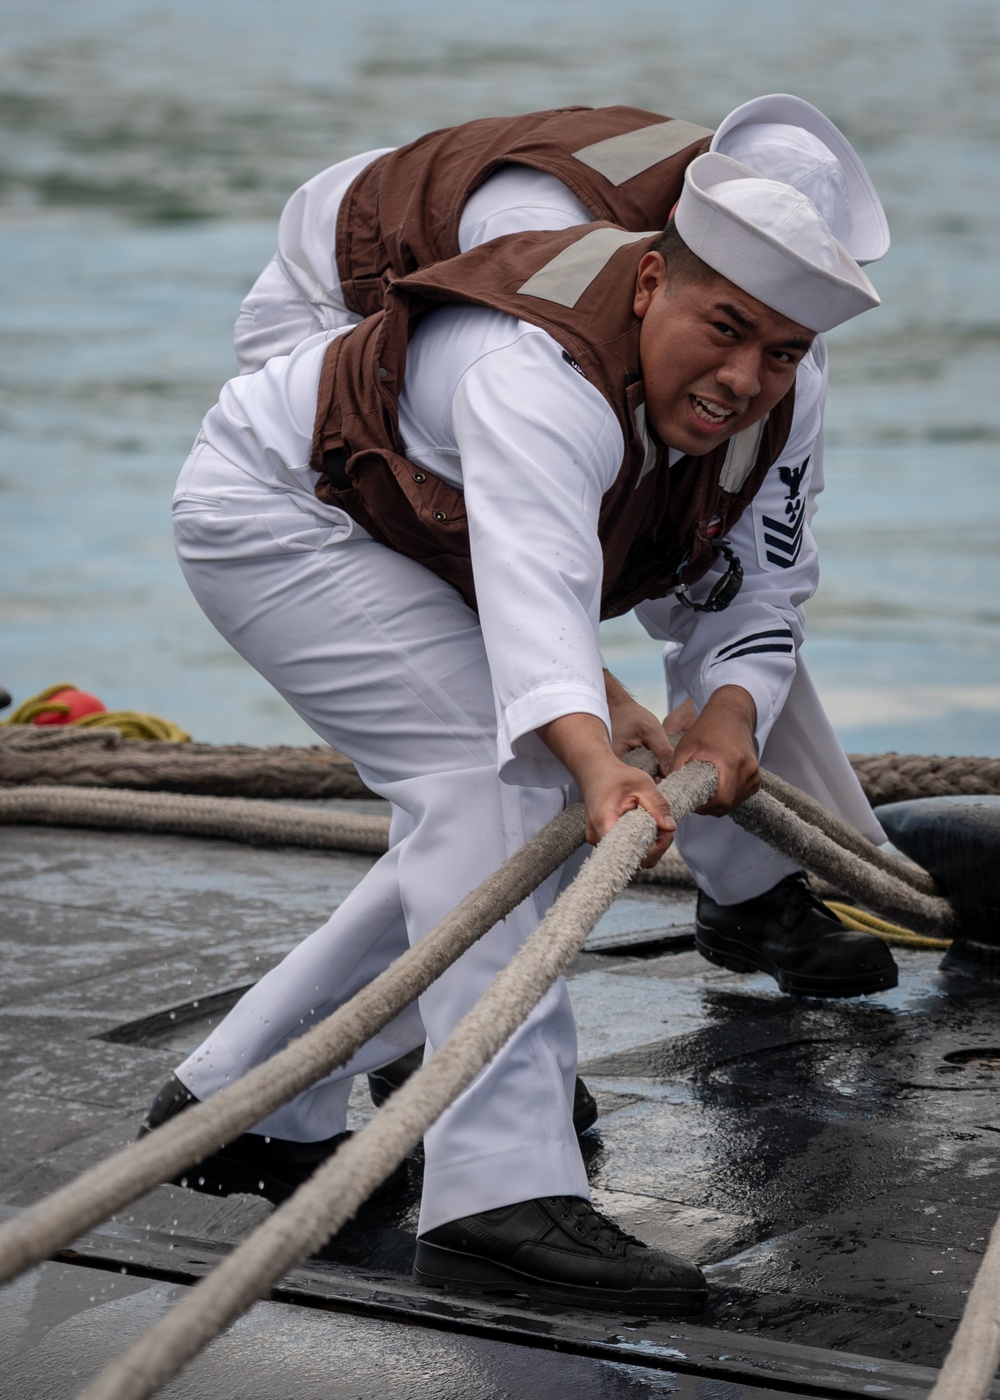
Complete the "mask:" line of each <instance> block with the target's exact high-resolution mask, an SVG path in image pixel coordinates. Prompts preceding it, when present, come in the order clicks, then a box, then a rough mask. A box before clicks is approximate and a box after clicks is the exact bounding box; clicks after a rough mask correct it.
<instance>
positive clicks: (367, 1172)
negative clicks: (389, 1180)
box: [80, 763, 717, 1400]
mask: <svg viewBox="0 0 1000 1400" xmlns="http://www.w3.org/2000/svg"><path fill="white" fill-rule="evenodd" d="M716 781H717V774H716V771H715V769H714V768H713V767H712V766H711V765H710V764H707V763H690V764H688V765H687V766H686V767H685V768H682V769H681V770H680V771H679V772H678V773H674V774H673V775H672V776H671V777H669V778H666V779H665V780H664V781H663V783H662V784H661V785H660V790H661V792H663V794H664V796H665V797H666V798H667V800H668V802H669V803H670V805H671V809H672V811H673V813H674V816H675V818H676V819H678V820H680V819H682V818H683V817H685V816H686V815H687V813H688V812H690V811H691V810H692V809H693V808H694V807H697V806H700V805H701V804H702V803H703V802H706V801H707V800H708V799H709V798H710V797H711V795H712V793H713V792H714V791H715V784H716ZM655 830H656V827H655V823H654V822H653V819H652V818H651V817H650V816H649V815H648V814H647V813H646V812H644V811H642V810H641V809H639V810H637V811H634V812H629V813H626V815H625V816H623V817H621V818H620V819H619V820H618V821H617V822H616V823H615V826H614V828H613V829H612V831H611V832H610V833H609V834H608V835H607V836H606V837H605V838H604V840H603V841H601V843H600V845H599V846H598V847H597V848H596V849H595V851H594V852H593V854H592V855H591V856H590V857H589V858H588V860H587V862H586V863H585V865H584V866H583V868H582V869H581V871H580V873H579V875H578V876H577V878H576V879H575V880H574V882H573V884H572V885H571V886H570V887H569V889H567V890H566V891H564V893H563V894H562V895H561V896H560V897H559V899H558V900H557V901H556V903H555V904H554V905H553V906H552V908H551V909H550V911H549V913H548V914H547V915H546V917H545V918H544V919H543V920H542V922H541V923H540V924H539V926H538V928H537V929H536V931H535V932H534V933H533V934H532V935H531V937H530V938H529V939H528V940H527V941H526V942H525V944H524V946H523V947H522V949H521V950H520V952H519V953H517V955H516V956H515V957H514V958H513V959H512V960H511V962H510V963H509V964H508V966H507V967H506V968H505V969H504V970H503V971H502V972H501V973H500V974H499V975H498V976H497V977H496V979H495V980H494V982H493V983H492V984H491V986H490V988H489V990H488V991H487V992H486V993H485V995H484V996H483V997H482V998H481V999H480V1001H479V1002H478V1003H477V1004H476V1006H475V1007H474V1008H473V1010H472V1011H470V1012H469V1013H468V1015H467V1016H465V1017H464V1018H463V1020H462V1021H460V1022H459V1024H458V1026H457V1027H456V1029H455V1030H454V1031H453V1033H452V1034H451V1036H450V1037H449V1038H448V1040H447V1041H446V1042H445V1043H444V1045H442V1046H441V1047H440V1049H438V1050H437V1051H436V1053H435V1054H434V1056H433V1058H432V1059H431V1060H430V1062H429V1063H428V1064H427V1065H426V1066H424V1068H423V1069H421V1070H419V1071H418V1072H417V1073H416V1074H415V1075H413V1076H412V1078H411V1079H409V1080H408V1081H407V1082H406V1084H404V1085H403V1087H402V1088H401V1089H399V1090H398V1091H397V1092H396V1093H395V1094H393V1096H392V1098H391V1099H390V1100H389V1102H388V1103H387V1104H386V1106H385V1107H384V1108H383V1109H382V1110H381V1111H380V1112H379V1113H378V1114H377V1115H376V1117H375V1118H374V1119H373V1120H372V1121H371V1122H370V1123H369V1124H368V1125H367V1126H366V1127H365V1128H363V1129H362V1131H361V1132H360V1133H358V1134H357V1135H356V1136H355V1137H354V1138H353V1139H352V1140H350V1141H349V1142H347V1143H346V1144H345V1145H344V1146H343V1147H342V1148H341V1149H340V1150H339V1151H338V1152H337V1154H336V1155H335V1156H334V1157H333V1158H331V1159H330V1160H329V1161H328V1162H326V1163H325V1164H324V1165H323V1166H322V1167H321V1168H320V1169H319V1170H318V1171H317V1172H316V1173H315V1175H314V1176H313V1177H312V1178H311V1179H310V1180H309V1181H308V1182H307V1183H306V1184H305V1185H304V1186H302V1187H300V1188H299V1190H298V1191H297V1192H296V1193H295V1195H294V1196H293V1197H292V1198H291V1199H290V1200H289V1201H287V1202H286V1203H285V1204H284V1205H283V1206H281V1207H280V1208H279V1209H278V1210H276V1211H275V1213H274V1214H273V1215H272V1216H271V1217H270V1219H268V1220H267V1221H266V1222H265V1223H264V1224H263V1225H262V1226H260V1228H259V1229H258V1230H256V1231H255V1232H254V1234H253V1235H251V1236H250V1238H249V1239H248V1240H246V1241H245V1242H244V1243H243V1244H241V1245H240V1246H239V1247H238V1248H237V1249H236V1250H234V1252H233V1253H232V1254H231V1255H230V1256H229V1258H228V1259H226V1260H225V1261H224V1262H223V1263H222V1264H220V1265H219V1266H218V1267H217V1268H216V1269H214V1270H213V1272H212V1273H211V1274H210V1275H209V1276H208V1277H207V1278H205V1279H203V1280H202V1281H201V1282H200V1283H199V1284H197V1285H196V1286H195V1287H194V1288H192V1289H191V1291H190V1293H188V1294H186V1295H185V1296H184V1298H182V1300H181V1301H180V1302H179V1303H178V1304H176V1305H175V1306H174V1308H173V1309H171V1311H170V1312H169V1313H168V1314H167V1315H166V1317H164V1318H162V1319H161V1320H160V1321H159V1322H157V1323H156V1324H155V1325H154V1326H153V1327H151V1328H150V1330H149V1331H148V1332H147V1333H146V1334H145V1336H143V1337H142V1338H140V1340H139V1341H138V1342H137V1343H135V1345H134V1346H132V1347H131V1348H130V1349H129V1350H128V1351H127V1352H125V1353H124V1354H123V1355H122V1356H120V1357H119V1358H118V1359H117V1360H115V1361H113V1362H112V1363H111V1364H110V1365H109V1366H108V1367H106V1368H105V1370H104V1371H103V1372H102V1373H101V1374H100V1375H99V1376H98V1377H97V1379H96V1380H95V1381H94V1382H93V1383H92V1384H91V1385H89V1386H88V1387H87V1388H86V1390H84V1391H83V1392H82V1394H81V1396H80V1400H145V1397H146V1396H149V1395H151V1394H152V1393H153V1391H154V1390H156V1389H157V1388H158V1387H159V1386H161V1385H164V1384H165V1383H166V1382H167V1381H168V1380H170V1379H171V1378H172V1377H173V1376H175V1375H177V1373H178V1372H179V1371H180V1370H181V1368H182V1367H183V1366H184V1365H185V1363H186V1362H187V1361H189V1360H190V1359H191V1358H192V1357H193V1356H196V1355H197V1353H198V1352H199V1351H201V1350H202V1348H203V1347H205V1346H207V1345H208V1343H209V1342H211V1341H212V1340H213V1339H214V1338H215V1337H217V1336H218V1335H219V1333H220V1332H221V1331H222V1330H223V1329H224V1328H225V1327H227V1326H229V1324H230V1323H231V1322H233V1321H235V1319H236V1318H237V1317H239V1316H240V1315H241V1314H242V1313H244V1312H245V1311H246V1310H247V1308H249V1307H250V1305H251V1304H252V1303H253V1302H255V1301H256V1299H258V1298H261V1297H263V1296H264V1295H265V1294H266V1293H267V1292H268V1290H269V1289H270V1288H271V1286H272V1285H273V1284H274V1283H275V1282H276V1281H277V1280H278V1279H279V1278H280V1277H281V1275H282V1274H283V1273H285V1272H286V1271H287V1270H288V1269H289V1268H291V1267H292V1266H293V1265H294V1264H296V1263H298V1262H299V1261H300V1260H301V1259H304V1258H305V1257H306V1256H307V1255H308V1254H309V1253H310V1252H311V1251H313V1250H315V1249H317V1248H318V1247H319V1246H320V1245H321V1244H322V1243H323V1242H324V1241H325V1240H326V1239H328V1238H329V1236H330V1235H331V1234H333V1233H335V1232H336V1231H337V1230H338V1229H339V1228H340V1227H341V1225H343V1224H344V1222H345V1221H347V1220H349V1219H350V1218H351V1217H352V1216H353V1215H354V1214H355V1212H356V1211H357V1209H358V1207H359V1206H360V1205H361V1203H362V1202H363V1201H365V1200H366V1199H367V1198H368V1196H369V1195H371V1193H372V1191H373V1190H374V1189H375V1187H376V1186H378V1185H379V1184H380V1183H381V1182H382V1181H384V1180H385V1179H386V1177H387V1176H388V1175H389V1173H390V1172H391V1171H392V1170H393V1169H394V1168H395V1167H396V1166H397V1165H398V1164H399V1163H400V1162H402V1160H403V1158H404V1157H405V1156H406V1154H407V1152H409V1151H410V1150H411V1149H412V1148H413V1147H415V1146H416V1144H417V1143H418V1142H419V1141H420V1139H421V1138H422V1137H423V1135H424V1133H425V1132H426V1130H427V1129H428V1128H429V1127H430V1126H431V1124H432V1123H433V1122H434V1121H435V1119H436V1118H437V1117H438V1116H439V1115H440V1114H441V1113H443V1112H444V1110H445V1109H446V1108H447V1107H448V1105H449V1104H450V1103H452V1102H453V1101H454V1099H455V1098H457V1096H458V1095H459V1094H460V1093H461V1092H462V1090H463V1089H464V1088H465V1087H466V1086H467V1085H468V1084H470V1083H471V1082H472V1080H473V1079H474V1078H475V1076H476V1075H477V1074H478V1073H479V1071H480V1070H481V1069H482V1068H483V1066H484V1065H486V1064H487V1063H488V1062H489V1061H490V1060H491V1059H492V1058H493V1056H494V1055H495V1054H496V1053H497V1051H498V1050H499V1049H500V1048H501V1046H502V1045H503V1044H504V1043H505V1042H506V1041H507V1040H508V1039H509V1038H510V1036H511V1035H513V1033H514V1031H515V1030H516V1029H517V1027H518V1026H519V1025H520V1024H521V1023H522V1021H524V1019H525V1018H526V1017H527V1016H528V1014H529V1013H530V1011H531V1010H532V1008H533V1007H534V1006H535V1005H536V1004H537V1003H538V1002H539V1001H540V1000H541V998H542V997H543V996H544V994H545V992H546V991H547V990H548V989H549V987H551V985H552V983H553V982H554V981H555V980H556V978H557V977H559V976H560V975H561V973H563V972H564V971H565V969H566V967H567V966H568V965H569V963H570V962H571V961H572V960H573V958H574V957H575V956H576V954H577V953H578V952H579V951H580V949H581V948H582V946H583V944H584V941H585V940H586V938H587V935H588V934H589V932H590V930H591V929H592V928H593V927H594V925H595V924H596V923H597V920H598V919H599V918H600V917H601V915H602V914H603V913H604V911H605V910H606V909H607V908H608V906H609V905H610V904H611V902H612V900H613V899H614V897H615V895H616V894H617V893H618V892H619V891H620V890H622V889H623V888H624V887H625V885H626V884H627V883H628V881H629V879H630V877H631V875H632V872H633V871H634V870H635V868H636V866H637V865H638V864H639V862H640V860H641V859H642V856H643V853H644V851H645V850H646V848H647V847H648V845H649V843H650V841H651V840H652V838H653V835H654V834H655ZM183 1116H186V1115H182V1117H183ZM175 1121H177V1120H175Z"/></svg>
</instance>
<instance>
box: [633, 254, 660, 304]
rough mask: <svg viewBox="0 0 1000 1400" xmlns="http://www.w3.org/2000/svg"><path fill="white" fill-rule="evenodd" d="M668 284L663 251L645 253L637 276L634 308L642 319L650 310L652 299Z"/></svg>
mask: <svg viewBox="0 0 1000 1400" xmlns="http://www.w3.org/2000/svg"><path fill="white" fill-rule="evenodd" d="M666 284H667V264H666V263H665V262H664V260H663V254H662V253H653V252H649V253H644V254H643V256H642V259H641V261H640V263H639V269H638V272H637V273H636V278H635V296H634V298H633V300H632V310H633V311H634V312H635V314H636V315H637V316H638V317H639V319H640V321H641V320H642V318H643V316H645V314H646V312H647V311H648V310H649V308H650V305H651V303H652V300H653V298H654V297H655V296H657V295H658V294H659V293H660V292H661V291H662V290H663V288H664V287H665V286H666Z"/></svg>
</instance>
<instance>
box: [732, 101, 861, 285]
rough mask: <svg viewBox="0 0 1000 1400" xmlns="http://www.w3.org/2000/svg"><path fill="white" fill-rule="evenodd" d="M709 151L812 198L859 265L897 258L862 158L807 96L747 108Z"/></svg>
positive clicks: (736, 115) (736, 113)
mask: <svg viewBox="0 0 1000 1400" xmlns="http://www.w3.org/2000/svg"><path fill="white" fill-rule="evenodd" d="M709 150H711V151H717V152H718V153H719V154H720V155H725V156H732V158H733V159H734V160H739V161H742V162H743V164H744V165H748V166H749V167H750V168H751V170H756V172H757V174H758V175H763V176H764V177H765V179H768V180H779V181H780V182H781V183H782V184H785V185H791V186H793V188H795V189H797V190H798V191H799V192H800V193H801V194H804V195H808V197H809V198H810V199H811V200H812V202H813V203H814V204H815V205H816V207H817V209H818V210H819V212H820V213H821V214H822V215H823V218H824V219H825V220H826V222H827V224H828V225H829V227H830V232H831V233H832V234H833V236H834V237H835V238H836V239H837V240H838V242H840V243H842V244H843V245H844V247H845V248H846V249H847V251H848V252H849V253H850V255H851V257H852V258H854V260H855V261H856V262H859V263H872V262H878V260H879V259H880V258H884V257H885V255H886V253H887V252H888V251H889V225H888V224H887V223H886V218H885V211H884V210H883V208H882V202H881V200H880V199H879V197H878V195H877V193H876V192H875V186H874V185H873V184H872V182H871V178H870V177H869V174H868V171H867V170H866V169H865V167H864V165H863V163H862V161H861V158H860V156H859V155H858V153H857V151H855V149H854V147H853V146H852V145H851V143H850V142H849V141H848V140H847V138H846V136H844V134H843V132H841V131H840V130H839V129H838V128H837V127H836V126H834V124H833V122H832V121H830V119H829V117H825V116H824V115H823V113H822V112H821V111H819V109H818V108H816V107H813V106H812V104H811V103H809V102H806V101H804V100H803V99H802V98H801V97H793V96H791V94H789V93H785V92H773V93H769V94H768V95H767V96H766V97H755V98H754V99H753V101H751V102H744V104H743V106H742V107H737V108H736V110H735V111H733V112H730V113H729V116H728V117H726V119H725V120H724V121H723V122H722V124H721V126H720V127H719V129H718V131H717V132H716V133H715V135H714V136H713V138H712V144H711V146H710V147H709Z"/></svg>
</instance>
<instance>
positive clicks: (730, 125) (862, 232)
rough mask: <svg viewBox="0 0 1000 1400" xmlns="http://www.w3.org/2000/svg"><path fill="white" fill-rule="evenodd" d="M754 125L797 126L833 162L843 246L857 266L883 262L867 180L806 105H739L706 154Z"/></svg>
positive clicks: (885, 238) (882, 227)
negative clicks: (841, 201)
mask: <svg viewBox="0 0 1000 1400" xmlns="http://www.w3.org/2000/svg"><path fill="white" fill-rule="evenodd" d="M758 122H768V123H769V122H777V123H780V124H782V125H785V126H800V127H802V128H803V129H804V130H805V131H808V132H811V133H812V135H813V136H815V137H816V138H817V139H818V140H820V141H822V142H823V145H824V146H826V147H827V149H828V150H829V151H831V152H832V153H833V155H835V156H836V157H837V160H838V161H839V162H840V167H841V169H842V170H843V172H844V180H845V183H846V185H847V193H848V196H849V198H850V201H851V213H852V219H853V227H852V229H851V236H850V239H849V240H847V241H846V242H845V244H844V246H845V247H846V249H847V251H848V253H849V254H850V256H851V257H852V258H853V259H854V261H855V262H858V263H873V262H878V261H879V259H880V258H884V257H885V255H886V253H887V252H888V251H889V225H888V223H887V222H886V217H885V210H884V209H883V208H882V201H881V200H880V199H879V197H878V194H877V193H876V190H875V186H874V185H873V184H872V182H871V177H870V176H869V174H868V171H867V170H866V169H865V167H864V164H863V163H862V161H861V157H860V156H859V155H858V153H857V151H855V149H854V147H853V146H852V145H851V143H850V142H849V141H848V139H847V137H846V136H845V135H844V134H843V132H842V131H840V130H839V129H838V128H837V127H836V126H834V124H833V122H832V121H831V120H830V119H829V117H825V116H824V115H823V113H822V112H821V111H820V110H819V109H818V108H817V107H814V106H813V105H812V104H811V103H810V102H806V101H805V100H804V99H803V98H801V97H793V96H792V94H791V93H787V92H772V93H768V94H767V95H766V96H764V97H755V98H753V99H752V100H751V101H750V102H744V103H743V105H742V107H737V108H736V110H735V111H733V112H730V113H729V115H728V117H726V118H725V120H724V121H723V122H722V124H721V125H720V127H719V128H718V130H717V131H716V133H715V135H714V136H713V137H712V143H711V145H710V146H709V150H710V151H716V152H718V153H719V154H720V155H721V154H725V152H724V151H723V150H722V147H723V145H724V144H725V139H726V137H727V136H728V135H729V133H730V132H732V131H734V130H735V129H736V127H738V126H744V125H748V124H750V123H758Z"/></svg>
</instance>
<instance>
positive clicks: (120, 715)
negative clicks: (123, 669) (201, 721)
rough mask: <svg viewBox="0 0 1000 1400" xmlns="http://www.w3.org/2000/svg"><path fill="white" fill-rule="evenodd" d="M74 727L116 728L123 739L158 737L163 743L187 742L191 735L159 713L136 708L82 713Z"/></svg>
mask: <svg viewBox="0 0 1000 1400" xmlns="http://www.w3.org/2000/svg"><path fill="white" fill-rule="evenodd" d="M72 727H73V728H74V729H117V730H119V731H120V732H121V736H122V738H123V739H158V740H159V741H160V742H161V743H164V744H188V743H190V742H191V735H190V734H188V733H186V732H185V731H184V730H183V729H181V727H180V726H179V725H177V724H174V722H173V720H170V719H161V718H160V717H159V715H146V714H141V713H140V712H139V711H138V710H108V711H107V712H106V713H105V714H99V715H84V716H83V718H82V719H78V720H76V721H75V722H74V724H73V726H72Z"/></svg>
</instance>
